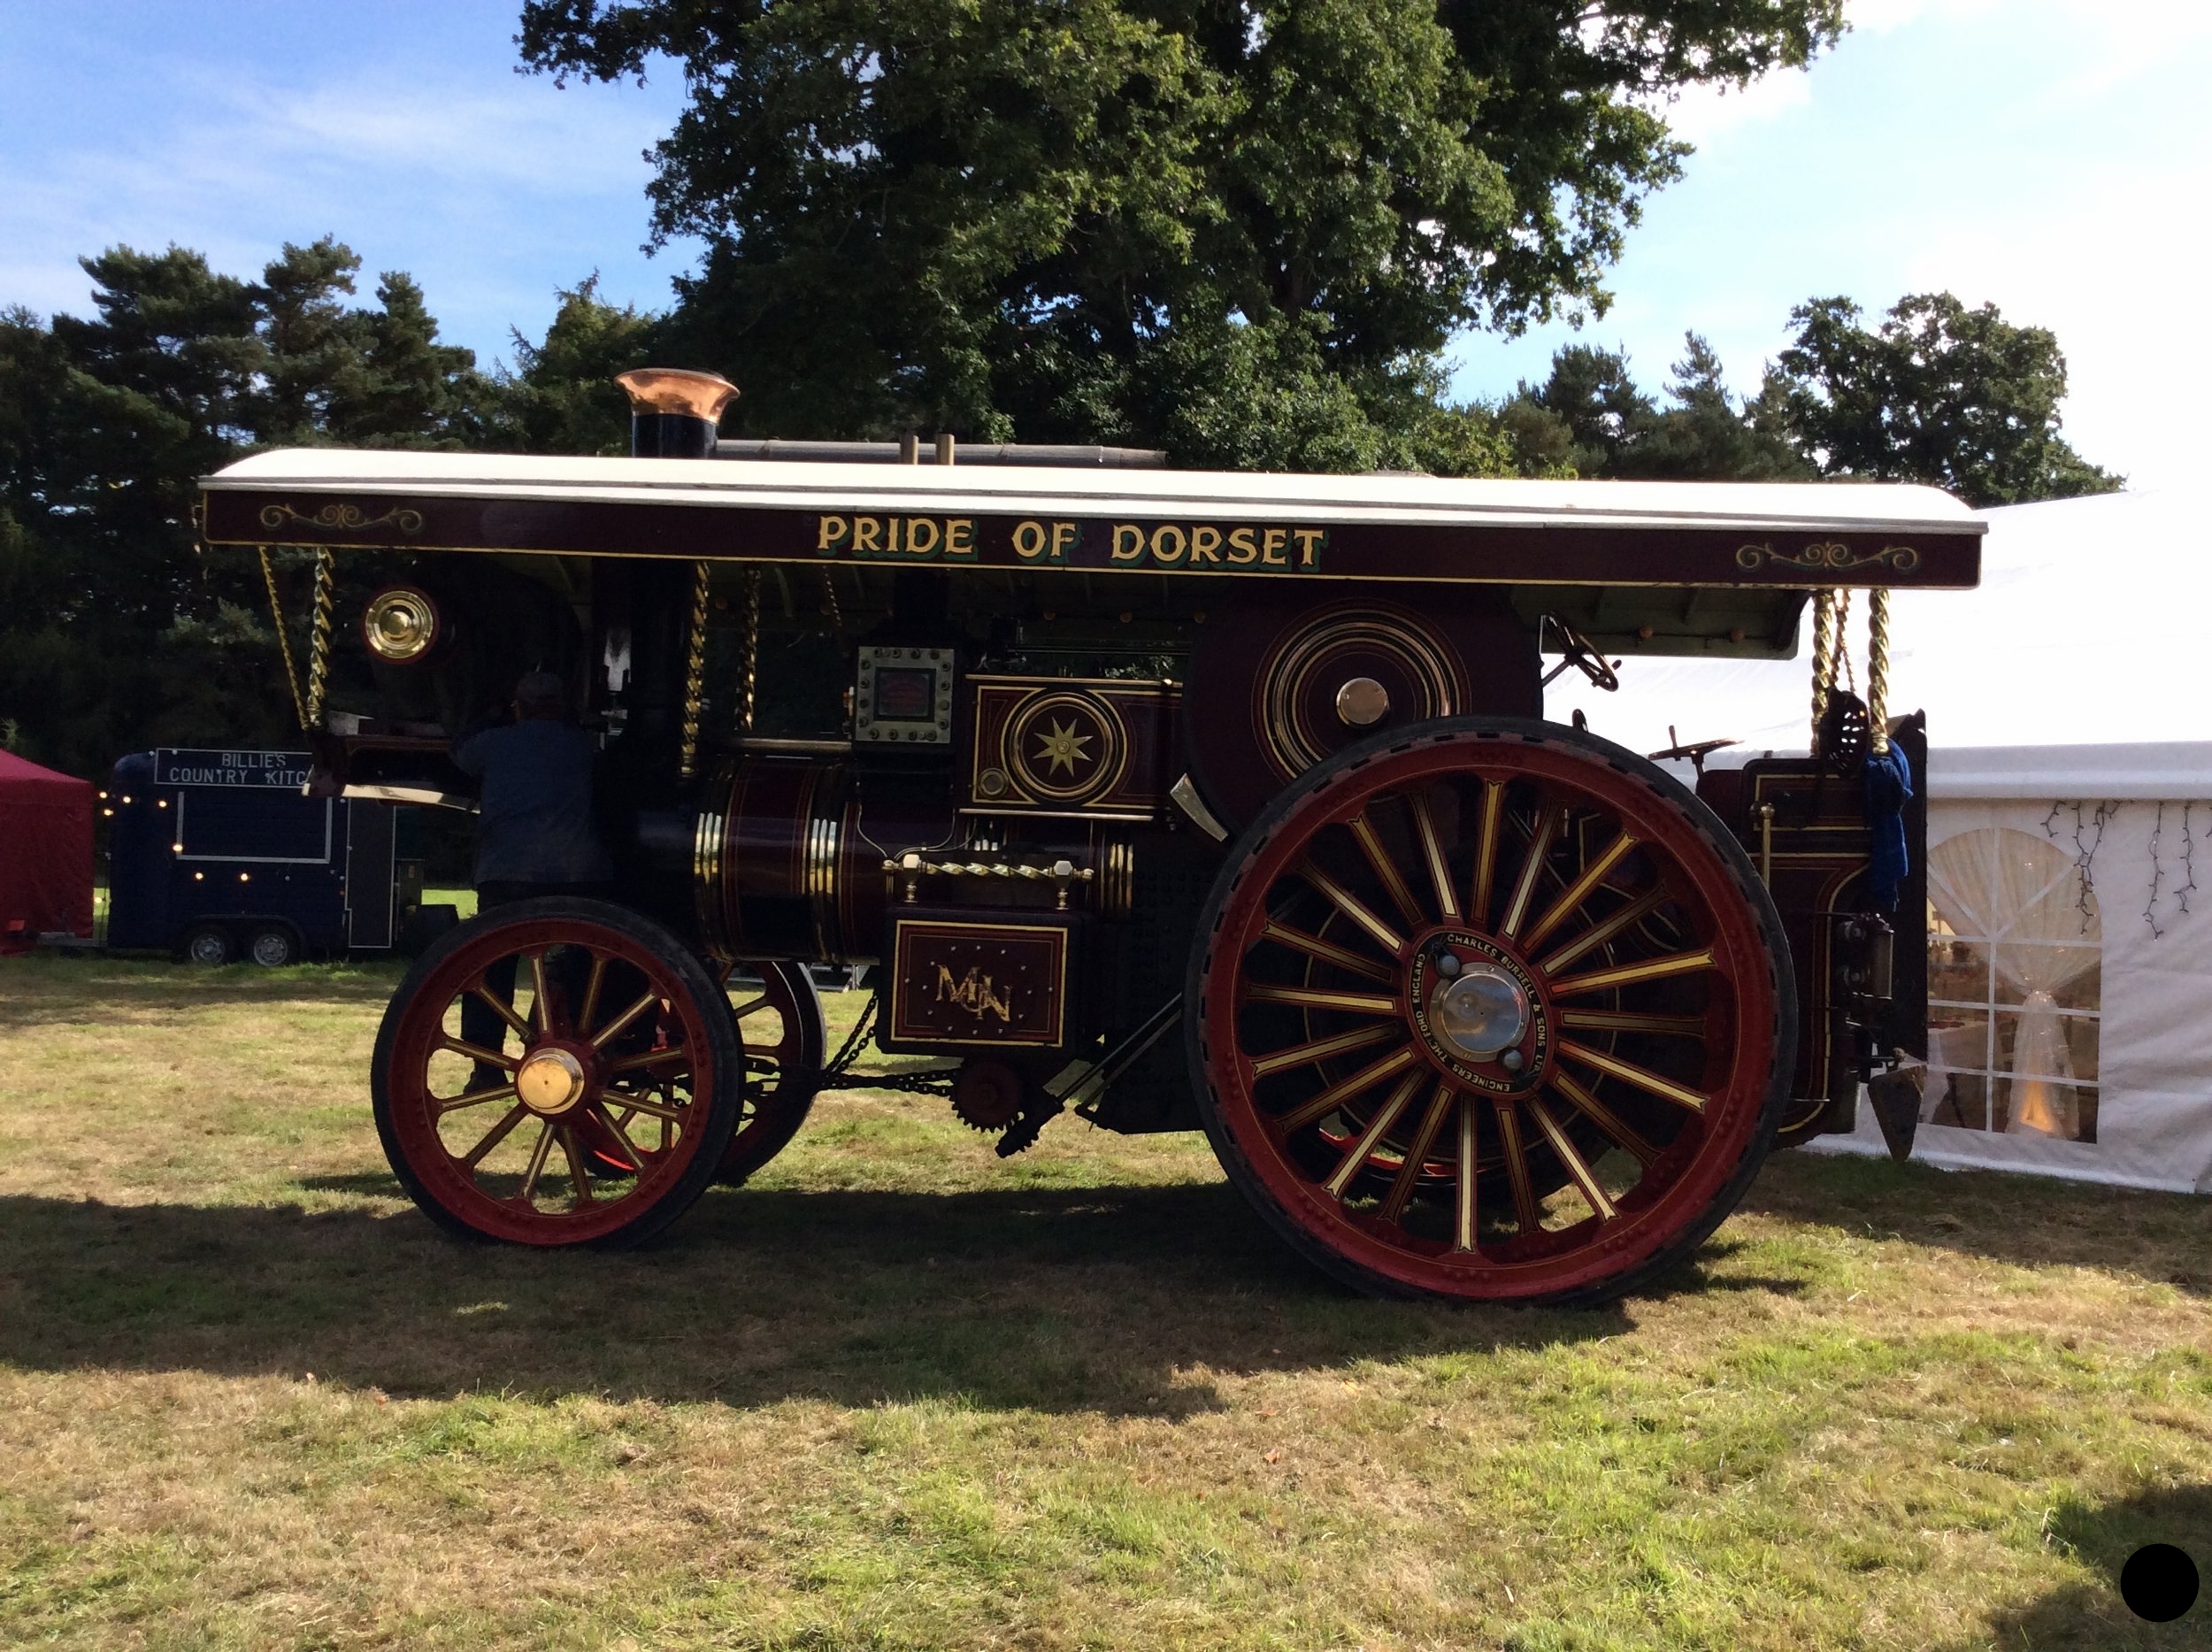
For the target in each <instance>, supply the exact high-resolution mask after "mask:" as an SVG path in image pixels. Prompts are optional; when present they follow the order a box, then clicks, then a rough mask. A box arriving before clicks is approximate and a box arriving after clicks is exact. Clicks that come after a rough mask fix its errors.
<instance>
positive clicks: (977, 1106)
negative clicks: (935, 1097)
mask: <svg viewBox="0 0 2212 1652" xmlns="http://www.w3.org/2000/svg"><path fill="white" fill-rule="evenodd" d="M1025 1089H1026V1087H1025V1086H1024V1085H1023V1083H1022V1078H1021V1074H1020V1073H1018V1072H1015V1071H1014V1069H1013V1068H1011V1067H1010V1066H1008V1065H1007V1064H1006V1063H1004V1062H1002V1061H993V1060H989V1059H984V1060H979V1061H971V1062H969V1063H967V1064H965V1065H964V1066H963V1067H962V1068H961V1069H960V1076H959V1077H958V1078H957V1079H956V1080H953V1086H952V1110H953V1111H954V1112H955V1113H956V1114H957V1115H958V1116H959V1118H960V1122H961V1123H962V1124H964V1125H966V1126H968V1127H969V1128H970V1129H971V1130H980V1131H982V1132H983V1133H985V1134H986V1135H988V1134H991V1133H994V1132H996V1131H1000V1130H1003V1129H1005V1128H1006V1126H1009V1125H1010V1124H1012V1123H1013V1122H1014V1120H1015V1119H1016V1118H1018V1117H1020V1115H1021V1110H1022V1103H1023V1101H1024V1099H1025Z"/></svg>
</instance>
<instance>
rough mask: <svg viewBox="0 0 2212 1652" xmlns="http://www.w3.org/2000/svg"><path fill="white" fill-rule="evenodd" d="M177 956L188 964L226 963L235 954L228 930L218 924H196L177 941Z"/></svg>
mask: <svg viewBox="0 0 2212 1652" xmlns="http://www.w3.org/2000/svg"><path fill="white" fill-rule="evenodd" d="M177 956H178V957H180V958H182V959H184V961H185V962H186V963H188V964H209V965H214V964H227V963H229V962H230V961H231V959H232V958H234V957H236V956H237V952H236V949H235V945H234V942H233V941H232V940H231V937H230V931H229V930H227V929H226V928H224V927H223V926H221V925H220V924H196V925H194V926H192V927H191V928H190V929H188V930H186V931H185V932H184V938H183V939H182V940H180V941H178V942H177Z"/></svg>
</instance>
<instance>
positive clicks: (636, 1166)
mask: <svg viewBox="0 0 2212 1652" xmlns="http://www.w3.org/2000/svg"><path fill="white" fill-rule="evenodd" d="M591 1110H592V1112H593V1114H594V1115H595V1116H596V1117H597V1118H598V1120H599V1122H600V1123H601V1124H603V1125H604V1126H607V1129H608V1131H609V1132H610V1133H611V1134H612V1135H613V1137H614V1139H615V1144H616V1145H617V1146H618V1147H619V1148H620V1149H622V1156H623V1157H624V1158H626V1159H628V1160H629V1161H630V1168H631V1169H632V1170H634V1171H636V1172H638V1173H639V1174H640V1175H642V1174H644V1172H645V1160H644V1158H643V1157H642V1156H641V1155H640V1154H639V1152H638V1150H637V1144H636V1143H635V1142H634V1141H631V1140H630V1133H629V1132H628V1131H626V1130H625V1129H624V1128H623V1127H622V1126H623V1125H624V1124H627V1123H628V1122H629V1120H630V1118H634V1117H635V1115H634V1114H630V1115H628V1116H627V1117H626V1118H624V1119H623V1120H622V1122H621V1124H618V1123H616V1122H615V1116H614V1114H613V1113H612V1112H611V1111H610V1110H608V1108H607V1105H606V1103H603V1102H596V1101H595V1102H594V1103H591Z"/></svg>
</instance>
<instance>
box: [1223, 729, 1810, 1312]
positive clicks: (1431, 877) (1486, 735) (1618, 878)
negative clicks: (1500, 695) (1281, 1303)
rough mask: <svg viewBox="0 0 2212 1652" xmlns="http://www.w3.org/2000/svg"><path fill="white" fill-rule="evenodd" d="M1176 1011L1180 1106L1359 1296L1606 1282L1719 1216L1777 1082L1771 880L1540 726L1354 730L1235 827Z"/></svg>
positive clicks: (1553, 1288) (1663, 779)
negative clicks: (1188, 1101) (1184, 1099)
mask: <svg viewBox="0 0 2212 1652" xmlns="http://www.w3.org/2000/svg"><path fill="white" fill-rule="evenodd" d="M1199 935H1200V941H1199V944H1198V948H1197V950H1196V952H1195V955H1194V958H1193V960H1192V965H1191V979H1190V982H1189V990H1188V996H1187V1003H1190V1004H1191V1005H1192V1006H1194V1013H1193V1014H1192V1015H1190V1016H1189V1017H1188V1018H1187V1027H1188V1037H1189V1049H1190V1057H1191V1063H1192V1071H1193V1074H1194V1080H1195V1082H1196V1086H1197V1089H1198V1095H1199V1102H1200V1110H1201V1113H1202V1117H1203V1118H1204V1121H1205V1125H1206V1128H1207V1132H1208V1133H1209V1135H1210V1137H1211V1139H1212V1141H1213V1144H1214V1148H1215V1150H1216V1152H1217V1154H1218V1155H1219V1156H1220V1158H1221V1161H1222V1163H1223V1164H1224V1166H1225V1168H1226V1170H1227V1171H1228V1172H1229V1175H1230V1177H1231V1179H1233V1181H1235V1182H1236V1184H1237V1185H1238V1187H1240V1188H1241V1189H1242V1190H1243V1192H1244V1193H1245V1194H1246V1195H1247V1196H1248V1198H1250V1199H1251V1201H1252V1202H1253V1203H1254V1204H1255V1205H1256V1207H1257V1208H1258V1210H1260V1212H1261V1214H1262V1215H1263V1217H1265V1218H1267V1219H1268V1221H1269V1222H1270V1223H1271V1225H1272V1226H1274V1227H1275V1228H1276V1229H1277V1230H1278V1231H1279V1232H1280V1233H1282V1234H1283V1235H1284V1236H1285V1237H1286V1238H1287V1239H1288V1240H1289V1241H1291V1243H1292V1244H1293V1245H1294V1247H1296V1248H1297V1249H1299V1250H1301V1251H1302V1252H1303V1253H1304V1254H1305V1255H1307V1256H1310V1257H1311V1258H1312V1259H1313V1260H1314V1261H1316V1262H1317V1263H1318V1264H1320V1265H1321V1266H1323V1267H1324V1268H1325V1269H1327V1270H1328V1271H1329V1272H1333V1273H1334V1274H1336V1275H1337V1276H1338V1277H1339V1278H1340V1279H1345V1280H1347V1281H1348V1282H1349V1283H1351V1284H1353V1285H1354V1286H1356V1287H1358V1288H1360V1289H1363V1290H1365V1291H1368V1292H1371V1293H1374V1294H1378V1295H1427V1296H1438V1297H1447V1298H1455V1299H1460V1300H1472V1301H1499V1302H1559V1301H1585V1302H1589V1301H1601V1300H1604V1299H1607V1298H1609V1297H1612V1296H1617V1295H1620V1294H1622V1293H1624V1292H1625V1291H1628V1290H1631V1289H1633V1288H1634V1287H1637V1286H1638V1285H1640V1283H1642V1282H1643V1281H1645V1280H1647V1279H1650V1278H1651V1277H1653V1276H1654V1275H1655V1274H1656V1273H1658V1272H1661V1271H1663V1270H1664V1269H1665V1268H1667V1267H1669V1266H1670V1265H1671V1264H1674V1263H1675V1262H1677V1261H1678V1260H1679V1259H1680V1258H1681V1257H1683V1256H1686V1254H1687V1253H1688V1252H1689V1251H1691V1250H1692V1249H1694V1248H1695V1247H1696V1246H1697V1245H1698V1244H1700V1243H1701V1241H1703V1240H1704V1239H1705V1237H1706V1236H1707V1235H1708V1234H1709V1233H1711V1232H1712V1230H1713V1229H1714V1228H1715V1227H1716V1226H1718V1225H1719V1223H1720V1222H1721V1220H1722V1219H1723V1218H1724V1217H1725V1216H1726V1215H1727V1213H1728V1212H1729V1210H1731V1209H1732V1208H1733V1207H1734V1205H1735V1203H1736V1202H1737V1200H1738V1199H1739V1198H1740V1196H1741V1195H1742V1193H1743V1190H1744V1188H1745V1187H1747V1185H1748V1184H1749V1182H1750V1179H1751V1178H1752V1177H1753V1176H1754V1175H1755V1173H1756V1172H1757V1170H1758V1166H1759V1164H1760V1161H1761V1160H1762V1158H1763V1156H1764V1155H1765V1153H1766V1151H1767V1149H1768V1146H1769V1144H1770V1141H1772V1138H1773V1134H1774V1130H1775V1126H1776V1122H1777V1120H1778V1118H1779V1116H1780V1112H1781V1110H1782V1107H1783V1104H1784V1102H1785V1099H1786V1089H1787V1084H1788V1078H1789V1073H1790V1065H1791V1056H1792V1050H1793V1040H1794V1036H1795V1028H1796V1003H1795V997H1794V993H1793V988H1792V987H1791V984H1790V972H1789V970H1788V966H1787V962H1786V955H1785V954H1784V951H1783V943H1782V941H1781V939H1780V936H1781V928H1780V925H1779V923H1778V919H1777V918H1776V917H1775V913H1774V909H1773V905H1772V903H1770V901H1769V900H1768V898H1767V895H1766V892H1765V890H1764V888H1763V887H1762V886H1761V884H1760V883H1759V881H1758V880H1757V877H1756V876H1755V873H1754V872H1753V871H1752V868H1751V866H1750V864H1749V863H1748V862H1747V860H1746V859H1745V857H1744V855H1743V852H1742V850H1741V849H1740V848H1739V847H1738V846H1737V845H1736V844H1735V842H1734V841H1733V840H1732V838H1731V837H1729V835H1728V834H1727V833H1726V831H1725V830H1724V828H1723V827H1722V826H1721V825H1720V823H1719V822H1718V821H1717V819H1715V818H1713V816H1712V814H1711V812H1710V811H1709V810H1707V809H1706V808H1705V806H1704V805H1703V804H1701V803H1699V802H1697V800H1696V799H1695V798H1694V797H1693V796H1692V795H1690V794H1689V793H1688V792H1687V791H1686V790H1684V789H1683V788H1682V787H1680V786H1679V785H1678V784H1676V783H1675V781H1673V780H1671V779H1670V778H1669V777H1668V776H1667V775H1666V774H1664V773H1663V772H1661V771H1660V770H1658V769H1656V768H1655V767H1654V766H1653V765H1651V764H1649V763H1647V762H1646V761H1645V760H1644V759H1642V758H1640V757H1636V756H1634V755H1633V754H1632V753H1630V752H1627V751H1624V750H1623V749H1620V748H1619V747H1617V746H1614V745H1611V744H1610V743H1609V742H1607V741H1601V740H1598V739H1595V738H1594V737H1593V736H1590V735H1588V734H1580V733H1578V732H1576V731H1573V730H1570V729H1565V728H1561V727H1558V726H1555V725H1550V724H1545V723H1538V722H1525V721H1513V720H1507V719H1497V718H1453V719H1450V720H1448V721H1440V722H1436V723H1430V724H1426V725H1424V726H1421V727H1419V728H1418V729H1416V730H1411V731H1399V732H1397V733H1394V734H1386V735H1383V736H1379V737H1378V738H1375V739H1372V740H1369V741H1363V742H1361V743H1360V744H1358V745H1356V746H1353V747H1350V748H1348V749H1346V750H1344V751H1342V752H1340V753H1339V754H1338V755H1337V756H1336V757H1332V758H1330V759H1329V760H1328V761H1326V762H1325V763H1323V764H1321V765H1318V766H1317V767H1316V768H1315V769H1313V770H1312V771H1311V772H1309V773H1308V774H1306V775H1304V776H1303V777H1302V778H1301V779H1300V780H1298V781H1297V782H1295V783H1294V785H1293V786H1292V787H1291V788H1289V789H1288V790H1287V791H1286V792H1285V793H1284V794H1283V795H1281V796H1279V797H1278V798H1277V799H1276V800H1275V802H1274V803H1271V804H1270V805H1269V806H1268V808H1267V809H1266V810H1265V811H1263V813H1262V814H1261V815H1260V816H1259V818H1257V819H1256V820H1255V822H1254V823H1253V825H1252V826H1251V827H1250V828H1249V829H1248V831H1247V832H1246V833H1245V834H1244V835H1243V837H1242V838H1241V839H1240V841H1238V843H1237V845H1236V847H1235V848H1234V849H1233V852H1232V854H1231V856H1230V858H1229V861H1228V863H1227V864H1225V866H1224V867H1223V869H1222V872H1221V875H1220V877H1219V879H1218V880H1217V882H1216V884H1215V887H1214V890H1213V894H1212V895H1211V897H1210V901H1209V903H1208V906H1207V909H1206V911H1205V913H1204V916H1203V918H1202V923H1201V926H1200V930H1199Z"/></svg>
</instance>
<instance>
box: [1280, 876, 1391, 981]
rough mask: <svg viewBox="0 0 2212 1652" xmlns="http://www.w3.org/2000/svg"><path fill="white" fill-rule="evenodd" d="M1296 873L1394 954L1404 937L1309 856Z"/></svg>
mask: <svg viewBox="0 0 2212 1652" xmlns="http://www.w3.org/2000/svg"><path fill="white" fill-rule="evenodd" d="M1298 875H1299V876H1300V877H1302V878H1303V879H1304V880H1306V881H1307V882H1308V883H1310V884H1311V885H1312V886H1313V887H1315V888H1317V889H1318V890H1319V891H1320V892H1321V893H1322V894H1323V895H1325V896H1326V897H1327V899H1328V902H1329V903H1330V904H1331V905H1332V906H1333V907H1335V908H1336V910H1337V911H1340V912H1341V913H1343V914H1344V916H1345V917H1347V918H1350V919H1351V920H1352V921H1353V922H1354V923H1356V924H1357V925H1358V926H1360V927H1361V928H1362V929H1364V930H1365V931H1366V932H1367V933H1368V934H1371V935H1372V936H1374V938H1375V939H1376V940H1377V941H1379V942H1380V943H1381V945H1382V949H1383V950H1384V951H1386V952H1387V953H1388V954H1390V956H1391V957H1397V956H1398V954H1399V952H1400V951H1401V950H1402V949H1403V948H1404V946H1405V944H1406V943H1405V939H1404V937H1403V936H1402V935H1400V934H1398V932H1397V931H1396V930H1394V929H1393V928H1392V927H1391V926H1389V925H1388V924H1386V923H1385V922H1383V920H1382V919H1381V918H1378V917H1376V916H1375V914H1374V913H1373V912H1371V911H1369V910H1368V909H1367V907H1366V906H1365V905H1364V904H1363V903H1362V902H1361V901H1360V899H1359V897H1358V896H1356V895H1354V894H1353V893H1352V892H1351V891H1350V890H1349V889H1347V888H1346V887H1344V886H1343V885H1342V884H1340V883H1339V882H1338V881H1337V880H1335V879H1334V878H1332V877H1331V876H1329V874H1328V873H1327V872H1324V871H1322V870H1321V868H1320V867H1318V866H1317V865H1315V864H1313V862H1312V861H1311V860H1310V859H1309V860H1305V861H1302V862H1300V863H1299V866H1298Z"/></svg>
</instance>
